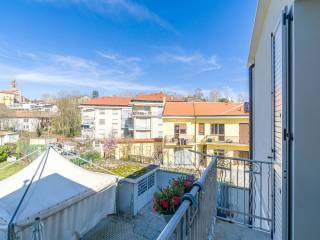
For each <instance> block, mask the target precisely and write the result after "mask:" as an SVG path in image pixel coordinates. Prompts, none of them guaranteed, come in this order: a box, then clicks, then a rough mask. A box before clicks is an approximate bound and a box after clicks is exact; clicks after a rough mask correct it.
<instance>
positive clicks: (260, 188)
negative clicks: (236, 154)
mask: <svg viewBox="0 0 320 240" xmlns="http://www.w3.org/2000/svg"><path fill="white" fill-rule="evenodd" d="M196 153H198V154H200V155H202V157H205V158H208V159H209V160H210V163H209V165H208V167H207V168H206V169H205V170H204V171H203V173H202V175H201V177H200V179H199V181H198V183H199V184H195V185H194V187H193V188H192V190H191V192H190V194H189V195H188V196H187V197H185V198H184V200H183V201H182V203H181V205H180V207H179V208H178V210H177V211H176V213H175V214H174V215H173V217H172V218H171V220H170V221H169V222H168V224H167V225H166V227H165V228H164V230H163V231H162V232H161V234H160V235H159V237H158V240H167V239H188V240H189V239H208V237H209V236H212V235H213V233H212V230H213V228H214V223H215V219H216V218H219V219H221V220H226V221H228V222H234V223H238V224H244V225H247V226H250V227H251V228H254V229H258V230H263V231H265V232H269V233H270V232H271V227H272V224H273V221H272V218H271V193H272V188H271V172H272V171H271V170H272V163H271V162H261V161H255V160H249V159H243V158H229V157H222V156H211V155H206V154H202V153H199V152H196ZM199 186H201V187H199ZM190 199H191V200H190ZM192 199H194V201H192Z"/></svg>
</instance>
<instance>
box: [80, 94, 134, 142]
mask: <svg viewBox="0 0 320 240" xmlns="http://www.w3.org/2000/svg"><path fill="white" fill-rule="evenodd" d="M130 100H131V97H100V98H95V99H91V100H88V101H85V102H83V103H81V105H80V108H81V121H82V123H81V124H82V131H81V135H82V137H83V138H96V139H104V138H108V137H110V136H113V137H115V138H126V137H130V136H131V135H132V134H131V129H132V116H131V113H132V109H131V106H129V102H130Z"/></svg>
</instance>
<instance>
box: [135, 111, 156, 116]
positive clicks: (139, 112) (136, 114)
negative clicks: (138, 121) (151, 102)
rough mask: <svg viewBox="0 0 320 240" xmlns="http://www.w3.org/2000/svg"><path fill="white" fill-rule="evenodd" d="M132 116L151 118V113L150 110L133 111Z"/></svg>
mask: <svg viewBox="0 0 320 240" xmlns="http://www.w3.org/2000/svg"><path fill="white" fill-rule="evenodd" d="M132 116H133V117H151V116H152V112H151V111H150V110H133V111H132Z"/></svg>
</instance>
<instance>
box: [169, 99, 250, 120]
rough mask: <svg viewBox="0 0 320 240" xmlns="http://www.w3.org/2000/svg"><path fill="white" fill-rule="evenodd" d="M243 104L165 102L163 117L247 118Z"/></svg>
mask: <svg viewBox="0 0 320 240" xmlns="http://www.w3.org/2000/svg"><path fill="white" fill-rule="evenodd" d="M247 115H248V113H246V112H245V111H244V105H243V103H221V102H166V104H165V106H164V110H163V116H165V117H166V116H177V117H180V116H188V117H190V116H191V117H193V116H247Z"/></svg>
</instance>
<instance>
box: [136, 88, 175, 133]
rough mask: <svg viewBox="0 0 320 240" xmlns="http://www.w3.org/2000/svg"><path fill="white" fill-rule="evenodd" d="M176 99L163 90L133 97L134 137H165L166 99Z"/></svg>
mask: <svg viewBox="0 0 320 240" xmlns="http://www.w3.org/2000/svg"><path fill="white" fill-rule="evenodd" d="M172 100H174V98H173V96H169V95H167V94H165V93H163V92H159V93H151V94H144V95H139V96H136V97H134V98H132V100H131V102H130V106H131V107H132V117H133V137H134V138H135V139H149V138H162V137H163V121H162V111H163V106H164V104H165V101H172Z"/></svg>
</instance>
